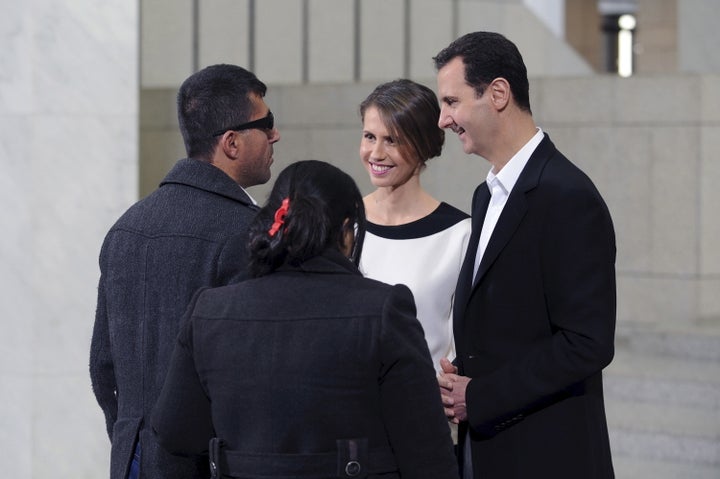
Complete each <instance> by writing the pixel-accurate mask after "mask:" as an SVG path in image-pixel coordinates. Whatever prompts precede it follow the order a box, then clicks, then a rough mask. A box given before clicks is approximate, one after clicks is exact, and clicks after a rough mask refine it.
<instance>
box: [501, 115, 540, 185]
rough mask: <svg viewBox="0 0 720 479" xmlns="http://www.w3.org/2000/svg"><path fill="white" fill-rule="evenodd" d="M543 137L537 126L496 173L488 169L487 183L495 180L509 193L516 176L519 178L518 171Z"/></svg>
mask: <svg viewBox="0 0 720 479" xmlns="http://www.w3.org/2000/svg"><path fill="white" fill-rule="evenodd" d="M543 137H544V134H543V131H542V130H541V129H540V128H538V129H537V131H536V132H535V135H533V137H532V138H530V140H529V141H528V142H527V143H525V145H524V146H523V147H522V148H520V150H518V152H517V153H515V154H514V155H513V157H512V158H510V161H508V162H507V163H506V164H505V166H503V168H502V170H500V173H498V174H497V175H496V174H495V173H493V169H492V168H490V171H488V174H487V183H488V185H492V184H493V183H495V182H496V181H497V182H498V183H499V184H500V187H501V188H502V189H503V191H504V192H505V194H506V195H509V194H510V192H511V191H512V189H513V186H515V183H517V180H518V178H520V173H522V170H523V168H525V165H526V164H527V162H528V160H529V159H530V156H531V155H532V154H533V151H535V148H537V146H538V145H539V144H540V142H541V141H542V139H543ZM491 191H492V190H491Z"/></svg>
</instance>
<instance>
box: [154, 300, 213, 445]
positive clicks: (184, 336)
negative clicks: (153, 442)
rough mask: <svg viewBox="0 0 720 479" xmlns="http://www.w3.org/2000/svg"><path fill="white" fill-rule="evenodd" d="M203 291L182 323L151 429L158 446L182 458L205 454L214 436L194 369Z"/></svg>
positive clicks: (190, 306)
mask: <svg viewBox="0 0 720 479" xmlns="http://www.w3.org/2000/svg"><path fill="white" fill-rule="evenodd" d="M204 289H205V288H203V289H200V290H199V291H198V292H197V293H195V295H194V297H193V299H192V301H191V302H190V305H189V306H188V309H187V311H186V313H185V316H184V317H183V319H182V322H181V326H180V332H179V334H178V338H177V341H176V343H175V348H174V349H173V353H172V356H171V358H170V366H169V370H168V374H167V376H166V377H165V382H164V384H163V387H162V390H161V391H160V396H159V397H158V400H157V402H156V403H155V407H154V409H153V412H152V415H151V419H150V426H151V428H152V431H153V434H154V435H155V437H156V439H157V441H158V443H160V445H161V446H162V447H163V448H164V449H165V450H167V451H168V452H170V453H172V454H176V455H182V456H192V455H201V454H207V450H208V443H209V441H210V439H211V438H212V437H213V436H214V428H213V424H212V416H211V410H210V400H209V399H208V397H207V394H206V393H205V389H204V388H203V386H202V382H201V380H200V377H199V376H198V373H197V371H196V368H195V358H194V355H193V336H194V331H193V321H192V313H193V310H194V309H195V304H196V302H197V298H198V297H199V296H200V295H201V294H202V292H203V290H204Z"/></svg>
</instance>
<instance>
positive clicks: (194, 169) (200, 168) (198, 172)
mask: <svg viewBox="0 0 720 479" xmlns="http://www.w3.org/2000/svg"><path fill="white" fill-rule="evenodd" d="M173 183H174V184H180V185H186V186H190V187H192V188H198V189H201V190H205V191H209V192H210V193H215V194H217V195H222V196H225V197H227V198H230V199H232V200H235V201H239V202H241V203H244V204H246V205H249V206H252V207H253V208H257V206H256V205H255V203H254V202H253V201H252V199H251V198H250V196H249V195H248V194H247V193H246V192H245V190H244V189H243V188H242V187H241V186H240V185H238V184H237V183H235V182H234V181H233V180H232V178H230V177H229V176H228V175H226V174H225V173H224V172H223V171H222V170H221V169H220V168H217V167H215V166H213V165H211V164H210V163H206V162H204V161H201V160H194V159H192V158H185V159H182V160H180V161H178V162H177V163H176V164H175V166H174V167H173V168H172V170H170V172H169V173H168V174H167V176H165V178H164V179H163V180H162V182H161V183H160V186H163V185H166V184H173Z"/></svg>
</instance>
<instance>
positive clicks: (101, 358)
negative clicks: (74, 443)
mask: <svg viewBox="0 0 720 479" xmlns="http://www.w3.org/2000/svg"><path fill="white" fill-rule="evenodd" d="M104 251H105V247H104V246H103V250H102V251H101V253H100V270H101V274H100V282H99V285H98V300H97V309H96V310H95V325H94V326H93V333H92V340H91V343H90V381H91V383H92V389H93V393H95V399H96V400H97V402H98V404H99V405H100V408H101V409H102V411H103V414H104V415H105V426H106V428H107V433H108V436H109V437H110V438H111V439H112V433H113V427H114V425H115V421H116V420H117V413H118V403H117V394H116V389H117V384H116V382H115V369H114V366H113V359H112V345H111V343H110V329H109V324H108V317H107V304H106V297H105V272H104V270H105V266H104V265H105V261H104V259H103V258H104Z"/></svg>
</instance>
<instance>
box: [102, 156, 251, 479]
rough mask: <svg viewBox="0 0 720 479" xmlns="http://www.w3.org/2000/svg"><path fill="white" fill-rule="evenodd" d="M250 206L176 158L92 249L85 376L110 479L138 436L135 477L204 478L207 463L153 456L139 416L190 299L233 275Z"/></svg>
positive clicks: (207, 168)
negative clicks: (96, 266) (96, 254)
mask: <svg viewBox="0 0 720 479" xmlns="http://www.w3.org/2000/svg"><path fill="white" fill-rule="evenodd" d="M256 209H257V207H256V206H255V205H253V202H252V200H251V199H250V198H249V196H248V195H247V194H246V193H245V192H244V191H243V189H242V188H240V186H238V185H237V184H236V183H235V182H234V181H233V180H232V179H231V178H230V177H229V176H227V175H226V174H225V173H223V172H222V171H221V170H220V169H218V168H216V167H214V166H212V165H210V164H207V163H203V162H201V161H197V160H192V159H184V160H180V161H179V162H178V163H177V164H176V165H175V167H174V168H173V169H172V170H171V171H170V172H169V173H168V175H167V176H166V177H165V179H164V180H163V181H162V183H161V184H160V187H159V188H158V189H157V190H156V191H155V192H153V193H152V194H150V195H149V196H148V197H147V198H145V199H143V200H140V201H139V202H137V203H136V204H135V205H133V206H132V207H130V209H128V211H127V212H126V213H125V214H124V215H123V216H122V217H121V218H120V219H119V220H118V221H117V223H115V225H114V226H113V227H112V228H111V229H110V231H109V232H108V234H107V236H106V238H105V241H104V243H103V246H102V250H101V252H100V273H101V275H100V283H99V288H98V302H97V312H96V317H95V327H94V331H93V337H92V345H91V351H90V376H91V379H92V386H93V390H94V392H95V396H96V398H97V401H98V403H99V404H100V407H101V408H102V410H103V412H104V414H105V419H106V422H107V430H108V434H109V436H110V440H111V443H112V453H111V467H110V477H111V478H112V479H124V478H125V477H126V476H127V472H128V467H129V464H130V462H131V459H132V454H133V447H134V442H135V438H136V437H137V436H138V435H139V437H140V442H141V446H142V461H141V477H143V478H153V479H158V478H173V479H183V478H194V477H206V476H207V475H208V465H207V461H200V460H198V459H189V458H182V457H180V458H179V457H176V456H171V455H170V454H168V453H167V452H165V451H164V450H162V449H161V448H160V447H159V446H158V444H157V443H156V442H155V440H154V439H153V436H152V435H150V434H149V431H148V430H147V427H146V420H147V418H148V415H149V413H150V411H151V410H152V408H153V405H154V403H155V401H156V399H157V397H158V394H159V392H160V389H161V387H162V384H163V380H164V378H165V374H166V371H167V368H168V362H169V359H170V354H171V352H172V350H173V346H174V344H175V339H176V336H177V332H178V324H179V322H180V319H181V318H182V315H183V313H184V311H185V308H186V307H187V304H188V302H189V300H190V298H191V297H192V295H193V293H194V292H195V291H196V290H197V289H198V288H200V287H202V286H219V285H223V284H227V283H229V282H231V281H234V280H235V279H238V278H239V277H241V276H242V274H243V272H244V270H245V266H246V258H245V254H246V253H245V248H244V244H245V241H244V238H245V234H246V229H247V225H248V223H249V222H250V220H251V219H252V218H253V217H254V215H255V211H256Z"/></svg>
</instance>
